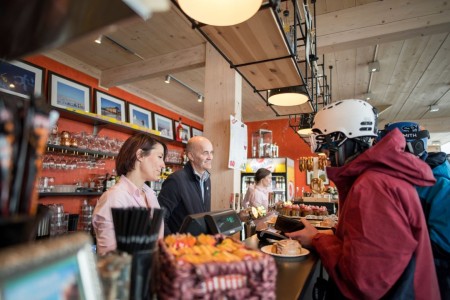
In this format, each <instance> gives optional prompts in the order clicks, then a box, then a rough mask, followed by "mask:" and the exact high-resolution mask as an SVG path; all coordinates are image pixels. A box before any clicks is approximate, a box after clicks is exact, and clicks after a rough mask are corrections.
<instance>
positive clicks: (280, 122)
mask: <svg viewBox="0 0 450 300" xmlns="http://www.w3.org/2000/svg"><path fill="white" fill-rule="evenodd" d="M26 60H27V61H29V62H31V63H34V64H36V65H38V66H41V67H43V68H45V69H46V70H47V71H52V72H55V73H57V74H60V75H63V76H65V77H68V78H71V79H73V80H75V81H78V82H81V83H83V84H86V85H88V86H91V87H92V88H96V89H99V90H103V89H102V88H100V87H99V86H98V80H97V79H95V78H94V77H91V76H88V75H86V74H85V73H82V72H80V71H78V70H75V69H73V68H70V67H68V66H66V65H63V64H61V63H58V62H56V61H54V60H52V59H50V58H48V57H45V56H41V55H39V56H33V57H28V58H27V59H26ZM92 92H93V90H92ZM105 92H107V93H108V94H111V95H113V96H116V97H119V98H121V99H124V100H126V101H127V102H130V103H133V104H136V105H139V106H141V107H144V108H146V109H149V110H151V111H153V112H157V113H158V114H161V115H164V116H166V117H169V118H171V119H173V120H178V118H179V117H180V115H178V114H176V113H174V112H172V111H170V110H167V109H165V108H163V107H160V106H158V105H155V104H153V103H150V102H148V101H147V100H145V99H142V98H140V97H138V96H136V95H133V94H130V93H128V92H126V91H124V90H122V89H120V88H116V87H112V88H110V89H109V90H107V91H105ZM47 94H48V84H47V76H45V79H44V95H47ZM93 105H94V101H93V97H92V99H91V107H93ZM91 111H93V109H91ZM183 123H185V124H187V125H189V126H193V127H196V128H199V129H201V130H203V125H202V124H200V123H198V122H195V121H193V120H190V119H187V118H185V117H184V116H183ZM246 124H247V126H248V142H249V144H250V143H251V138H252V137H251V136H252V132H254V131H257V130H258V129H260V128H264V129H269V130H272V132H273V143H276V144H277V145H278V146H279V157H289V158H291V159H293V160H294V164H295V165H294V169H295V186H296V191H298V193H297V192H296V196H297V195H298V196H299V195H300V193H301V190H302V187H304V188H305V190H306V191H310V189H309V187H308V186H306V174H305V172H300V171H299V169H298V158H299V157H301V156H310V155H311V152H310V149H309V146H308V144H306V143H305V142H304V141H303V140H302V139H301V138H300V137H299V136H298V135H297V134H296V133H295V132H294V130H292V129H291V128H290V127H289V120H288V119H276V120H268V121H259V122H248V123H246ZM58 127H59V131H63V130H67V131H70V132H82V131H84V132H86V133H88V134H92V132H93V126H92V125H88V124H84V123H81V122H76V121H72V120H67V119H60V120H59V121H58ZM99 135H101V136H107V137H110V138H118V139H120V140H125V139H126V138H127V137H128V135H127V134H124V133H121V132H116V131H113V130H109V129H101V130H100V132H99ZM168 147H169V149H170V148H179V146H177V145H170V143H169V144H168ZM250 148H251V147H249V153H248V157H251V153H250ZM113 168H115V166H114V161H113V160H107V161H106V169H105V170H93V171H92V170H91V171H88V170H82V171H80V170H73V171H67V170H51V171H50V170H44V172H43V174H42V176H51V177H54V178H55V184H72V183H73V182H74V179H81V180H82V181H84V182H87V181H88V178H89V177H92V175H93V174H98V175H100V174H106V173H107V172H108V173H110V172H111V170H112V169H113ZM85 198H86V197H59V198H57V197H47V198H43V199H40V201H39V202H40V203H42V204H49V203H62V204H64V207H65V210H66V212H70V213H80V208H81V204H82V200H83V199H85ZM96 200H97V197H96V198H90V199H89V201H90V204H92V205H94V204H95V202H96Z"/></svg>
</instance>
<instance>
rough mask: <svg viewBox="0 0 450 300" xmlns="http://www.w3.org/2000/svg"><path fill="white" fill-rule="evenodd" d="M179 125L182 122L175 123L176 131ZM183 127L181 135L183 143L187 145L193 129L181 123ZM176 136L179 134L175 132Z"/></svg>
mask: <svg viewBox="0 0 450 300" xmlns="http://www.w3.org/2000/svg"><path fill="white" fill-rule="evenodd" d="M178 124H180V122H179V121H175V131H176V130H177V128H178ZM181 126H182V128H183V132H182V133H181V142H182V143H184V144H187V142H188V141H189V139H190V138H191V128H190V127H189V126H188V125H185V124H183V123H181ZM175 134H177V132H175Z"/></svg>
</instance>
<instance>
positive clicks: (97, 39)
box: [94, 35, 102, 44]
mask: <svg viewBox="0 0 450 300" xmlns="http://www.w3.org/2000/svg"><path fill="white" fill-rule="evenodd" d="M94 42H96V43H97V44H101V43H102V36H101V35H99V36H98V38H96V39H95V41H94Z"/></svg>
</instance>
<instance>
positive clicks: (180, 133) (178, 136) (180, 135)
mask: <svg viewBox="0 0 450 300" xmlns="http://www.w3.org/2000/svg"><path fill="white" fill-rule="evenodd" d="M175 132H176V137H175V140H177V141H179V142H181V141H183V123H182V122H181V118H179V119H178V125H177V128H176V131H175Z"/></svg>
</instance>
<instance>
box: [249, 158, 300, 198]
mask: <svg viewBox="0 0 450 300" xmlns="http://www.w3.org/2000/svg"><path fill="white" fill-rule="evenodd" d="M259 168H266V169H268V170H269V171H271V172H272V191H273V201H274V202H275V203H276V202H278V201H283V202H285V201H288V200H289V201H293V200H294V195H295V174H294V160H292V159H290V158H286V157H277V158H249V159H247V166H246V170H245V172H242V173H241V194H242V197H244V196H245V193H246V192H247V188H248V186H249V185H250V184H254V183H255V173H256V171H258V169H259Z"/></svg>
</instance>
